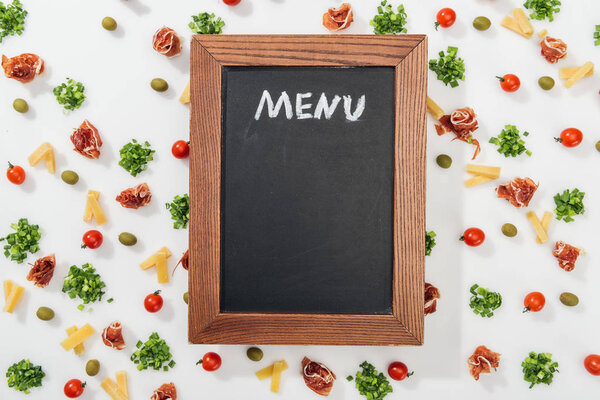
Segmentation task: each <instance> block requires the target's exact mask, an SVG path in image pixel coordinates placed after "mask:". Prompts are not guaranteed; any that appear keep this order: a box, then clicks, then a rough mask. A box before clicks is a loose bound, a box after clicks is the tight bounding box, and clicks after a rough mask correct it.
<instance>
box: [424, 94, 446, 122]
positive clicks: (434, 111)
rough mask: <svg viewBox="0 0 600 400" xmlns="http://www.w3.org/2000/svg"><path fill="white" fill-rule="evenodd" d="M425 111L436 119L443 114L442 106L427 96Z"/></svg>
mask: <svg viewBox="0 0 600 400" xmlns="http://www.w3.org/2000/svg"><path fill="white" fill-rule="evenodd" d="M427 111H428V112H429V114H431V116H432V117H433V118H435V119H437V120H439V119H440V118H442V117H443V116H444V110H442V107H440V106H438V105H437V104H436V103H435V101H433V100H431V98H430V97H429V96H427Z"/></svg>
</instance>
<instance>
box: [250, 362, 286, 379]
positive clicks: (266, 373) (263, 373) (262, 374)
mask: <svg viewBox="0 0 600 400" xmlns="http://www.w3.org/2000/svg"><path fill="white" fill-rule="evenodd" d="M282 362H283V370H282V371H285V370H286V369H288V365H287V363H286V362H285V360H282ZM274 365H275V364H271V365H269V366H268V367H265V368H263V369H261V370H259V371H256V377H257V378H258V379H259V380H261V381H262V380H264V379H267V378H270V377H271V376H273V367H274Z"/></svg>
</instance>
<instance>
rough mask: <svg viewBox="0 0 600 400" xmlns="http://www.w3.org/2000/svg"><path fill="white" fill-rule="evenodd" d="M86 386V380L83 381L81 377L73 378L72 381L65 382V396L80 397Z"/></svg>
mask: <svg viewBox="0 0 600 400" xmlns="http://www.w3.org/2000/svg"><path fill="white" fill-rule="evenodd" d="M84 387H85V382H83V383H81V381H80V380H79V379H71V380H70V381H68V382H67V383H65V396H67V397H68V398H70V399H74V398H76V397H79V396H81V394H82V393H83V388H84Z"/></svg>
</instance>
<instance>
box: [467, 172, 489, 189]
mask: <svg viewBox="0 0 600 400" xmlns="http://www.w3.org/2000/svg"><path fill="white" fill-rule="evenodd" d="M489 181H493V179H492V178H490V177H489V176H483V175H477V176H475V177H473V178H471V179H467V180H466V181H465V187H468V188H469V187H473V186H477V185H481V184H482V183H486V182H489Z"/></svg>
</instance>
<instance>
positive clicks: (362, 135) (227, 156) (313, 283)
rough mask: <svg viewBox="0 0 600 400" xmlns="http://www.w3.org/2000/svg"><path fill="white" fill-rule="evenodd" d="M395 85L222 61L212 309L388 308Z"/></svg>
mask: <svg viewBox="0 0 600 400" xmlns="http://www.w3.org/2000/svg"><path fill="white" fill-rule="evenodd" d="M394 82H395V76H394V67H350V68H347V67H344V68H340V67H223V70H222V102H223V104H222V110H223V111H222V113H223V114H222V115H223V116H222V124H223V126H222V132H223V133H222V136H223V137H222V160H223V162H222V178H221V179H222V187H221V195H222V197H221V216H222V218H221V301H220V309H221V311H222V312H266V313H269V312H273V313H363V314H365V313H373V314H387V313H391V311H392V281H393V280H392V274H393V225H392V224H393V197H394V196H393V189H394V182H393V174H394V121H395V120H394V104H395V98H394ZM265 91H267V92H268V94H266V93H265ZM282 92H285V94H286V95H287V97H286V96H285V95H283V97H282ZM299 94H300V96H299ZM309 94H310V95H309ZM323 95H324V96H325V98H326V102H327V104H325V102H324V100H323V99H322V96H323ZM336 96H338V97H336ZM345 96H348V97H345ZM362 96H364V98H363V100H364V102H363V105H364V109H362V111H361V108H362V106H361V97H362ZM287 98H289V103H288V102H287ZM336 99H337V100H336ZM269 100H272V102H271V103H270V102H269ZM320 100H321V101H320ZM278 102H279V103H278ZM334 102H337V106H336V107H335V109H334V110H333V111H332V108H333V103H334ZM261 104H262V107H260V106H261ZM319 104H320V106H319ZM278 105H279V106H280V108H279V110H277V106H278ZM277 111H278V112H277ZM317 117H318V118H317Z"/></svg>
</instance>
